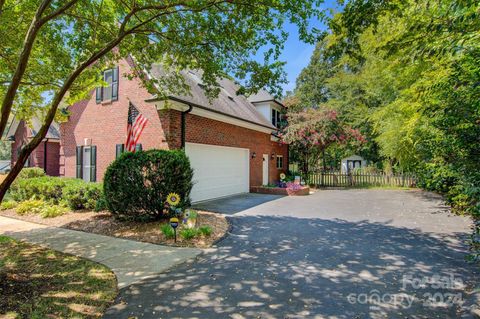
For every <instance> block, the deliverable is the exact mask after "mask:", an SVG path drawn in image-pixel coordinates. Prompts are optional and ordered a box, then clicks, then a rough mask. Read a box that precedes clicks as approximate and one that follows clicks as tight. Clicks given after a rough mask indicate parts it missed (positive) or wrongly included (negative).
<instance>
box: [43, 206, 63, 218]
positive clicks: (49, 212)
mask: <svg viewBox="0 0 480 319" xmlns="http://www.w3.org/2000/svg"><path fill="white" fill-rule="evenodd" d="M66 212H68V209H67V208H66V207H63V206H60V205H48V204H46V205H45V206H43V207H42V208H41V209H40V216H41V217H42V218H53V217H58V216H61V215H63V214H65V213H66Z"/></svg>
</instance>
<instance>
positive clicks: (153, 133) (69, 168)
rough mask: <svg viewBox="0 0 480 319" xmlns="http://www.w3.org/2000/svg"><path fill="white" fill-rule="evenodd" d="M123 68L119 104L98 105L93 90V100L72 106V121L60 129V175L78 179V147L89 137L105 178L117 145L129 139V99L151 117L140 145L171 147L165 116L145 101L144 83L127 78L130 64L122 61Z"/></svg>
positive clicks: (100, 172)
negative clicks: (160, 115) (165, 128)
mask: <svg viewBox="0 0 480 319" xmlns="http://www.w3.org/2000/svg"><path fill="white" fill-rule="evenodd" d="M119 67H120V68H119V71H120V72H119V89H118V93H119V99H118V101H113V102H111V103H103V104H102V103H100V104H97V103H96V100H95V92H94V91H92V94H91V98H90V99H89V100H85V101H81V102H79V103H76V104H74V105H72V106H71V107H70V109H69V110H70V112H71V115H70V117H69V121H68V122H67V123H63V124H61V126H60V132H61V136H62V142H61V150H60V175H62V176H70V177H75V175H76V172H75V165H76V153H75V151H76V146H77V145H78V146H80V145H84V140H85V139H86V138H87V139H91V144H92V145H96V146H97V180H102V179H103V175H104V173H105V170H106V168H107V166H108V165H109V164H110V163H111V162H112V161H113V160H114V159H115V145H116V144H123V143H125V140H126V135H127V114H128V105H129V99H130V101H131V102H132V103H133V104H134V105H135V107H136V108H137V109H138V110H139V111H140V112H141V113H142V114H143V115H144V116H145V117H147V118H148V124H147V125H146V127H145V130H144V131H143V134H142V135H141V137H140V140H139V143H142V146H143V148H144V149H150V148H168V145H167V141H166V137H165V132H164V129H163V126H162V123H161V118H162V117H159V115H158V113H157V110H156V109H155V105H154V104H153V103H146V102H145V99H147V98H150V97H151V95H150V94H149V93H148V92H147V90H146V89H145V88H143V87H142V85H141V81H140V80H138V79H133V80H128V79H127V78H125V77H124V76H123V75H124V74H126V73H127V72H130V70H131V69H130V67H129V65H128V63H127V62H126V61H122V62H121V63H120V65H119Z"/></svg>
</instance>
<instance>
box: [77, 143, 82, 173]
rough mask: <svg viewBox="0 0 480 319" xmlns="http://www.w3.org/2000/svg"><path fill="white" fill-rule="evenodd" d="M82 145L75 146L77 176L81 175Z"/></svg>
mask: <svg viewBox="0 0 480 319" xmlns="http://www.w3.org/2000/svg"><path fill="white" fill-rule="evenodd" d="M82 169H83V146H77V178H82V177H83V170H82Z"/></svg>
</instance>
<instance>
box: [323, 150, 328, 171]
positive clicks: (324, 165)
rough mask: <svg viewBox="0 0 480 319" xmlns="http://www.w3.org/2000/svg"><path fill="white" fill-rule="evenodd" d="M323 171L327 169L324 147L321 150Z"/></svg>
mask: <svg viewBox="0 0 480 319" xmlns="http://www.w3.org/2000/svg"><path fill="white" fill-rule="evenodd" d="M322 161H323V171H326V170H327V163H326V161H325V149H323V150H322Z"/></svg>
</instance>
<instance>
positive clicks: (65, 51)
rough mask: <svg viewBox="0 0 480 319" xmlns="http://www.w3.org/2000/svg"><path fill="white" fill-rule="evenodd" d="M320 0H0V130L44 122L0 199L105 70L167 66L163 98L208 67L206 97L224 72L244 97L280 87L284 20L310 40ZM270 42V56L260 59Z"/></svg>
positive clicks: (156, 86) (154, 85)
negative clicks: (189, 73) (13, 120)
mask: <svg viewBox="0 0 480 319" xmlns="http://www.w3.org/2000/svg"><path fill="white" fill-rule="evenodd" d="M321 2H322V1H319V0H301V1H293V2H292V1H286V0H266V1H262V2H258V3H255V4H252V3H251V2H249V1H246V2H245V1H236V0H195V1H193V0H168V1H161V2H159V1H153V0H126V1H115V0H95V1H91V0H68V1H56V0H26V1H14V0H2V1H0V39H2V41H1V42H0V56H1V59H0V100H1V119H0V133H1V134H2V135H3V133H4V132H5V128H6V125H7V122H8V120H9V117H10V115H11V114H12V112H13V113H15V115H16V116H17V117H18V118H20V119H25V120H27V121H28V120H29V119H30V118H31V117H32V116H34V115H36V116H39V117H40V118H42V119H43V125H42V127H41V129H40V130H39V132H38V133H37V135H36V136H35V137H34V138H33V139H32V140H31V142H30V143H28V144H27V145H26V146H25V147H24V148H23V149H22V150H21V152H20V154H19V159H18V161H17V164H16V165H15V166H14V167H13V169H12V172H11V173H10V174H9V176H8V177H7V178H6V179H5V181H4V182H3V183H2V186H1V187H0V198H1V197H2V196H3V194H4V193H5V191H6V189H7V187H8V185H10V183H11V182H12V181H13V179H14V178H15V176H16V175H17V174H18V172H19V171H20V169H21V167H22V166H23V163H24V162H25V161H26V159H27V158H28V156H29V154H30V153H31V152H32V151H33V149H35V147H36V146H37V145H38V144H39V143H40V142H41V140H42V139H43V138H44V136H45V134H46V132H47V130H48V127H49V126H50V124H51V122H52V120H53V119H54V118H55V117H61V116H65V115H66V112H58V110H59V106H60V109H63V108H64V107H65V106H68V105H71V104H73V103H75V102H76V101H79V100H81V99H84V98H86V97H87V96H88V95H89V94H91V92H92V89H93V88H94V87H97V86H99V85H102V84H104V83H103V82H102V79H101V78H100V71H101V70H104V69H105V68H107V67H108V66H110V65H112V64H113V63H115V62H116V61H118V60H119V59H121V58H126V57H129V56H133V57H134V58H135V63H136V66H137V72H135V73H133V74H128V75H126V76H128V77H133V76H139V75H142V74H143V70H148V69H149V68H150V66H151V65H152V63H161V64H163V65H164V66H165V67H166V69H168V70H169V73H168V75H167V76H166V77H164V78H162V79H157V80H154V79H150V81H147V82H145V85H146V86H147V88H148V89H149V90H152V91H155V93H156V94H158V95H160V96H161V95H162V94H167V93H168V92H172V91H179V90H185V89H186V86H185V85H184V84H183V82H182V78H181V77H180V76H179V71H180V70H182V69H187V68H191V69H201V70H203V79H202V80H203V82H204V84H205V89H206V91H207V94H208V95H209V96H211V97H214V96H215V95H216V94H218V92H219V87H218V84H217V78H218V77H220V76H225V75H226V74H228V75H232V76H234V77H235V78H237V79H238V80H240V82H241V83H242V84H243V86H242V88H241V90H240V93H249V92H255V91H257V90H258V89H259V88H263V87H266V88H268V89H269V90H270V91H272V92H276V93H279V91H280V84H281V81H282V79H284V76H283V74H284V73H283V69H282V67H283V63H282V62H280V61H278V57H279V54H280V51H281V49H282V48H283V42H284V40H285V38H286V36H287V34H286V33H285V32H279V31H278V30H281V29H282V26H283V24H284V23H285V22H290V23H293V24H295V25H297V26H298V29H299V34H300V37H301V39H302V40H304V41H313V40H314V39H315V30H313V29H312V28H310V26H309V20H310V19H311V18H312V17H316V18H322V17H323V13H322V11H321V10H320V9H319V5H320V3H321ZM265 47H267V48H268V49H267V50H266V52H265V54H264V61H263V62H262V63H260V62H257V61H256V60H255V59H254V58H253V56H254V55H255V53H257V52H259V51H260V49H262V48H265Z"/></svg>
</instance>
